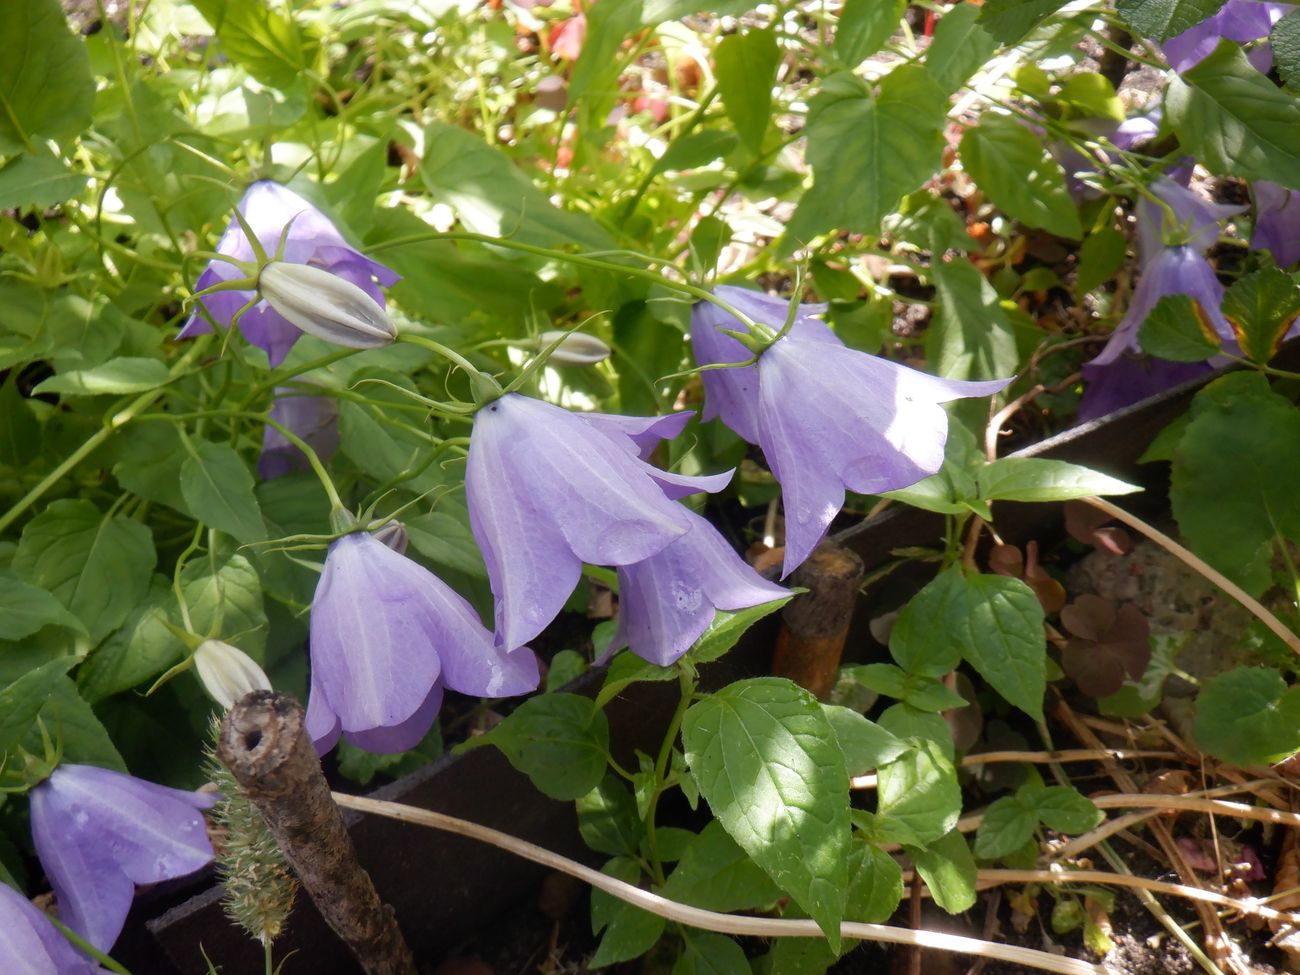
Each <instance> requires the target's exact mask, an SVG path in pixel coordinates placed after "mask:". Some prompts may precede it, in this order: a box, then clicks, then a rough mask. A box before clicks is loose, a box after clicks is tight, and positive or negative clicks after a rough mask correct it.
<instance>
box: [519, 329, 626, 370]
mask: <svg viewBox="0 0 1300 975" xmlns="http://www.w3.org/2000/svg"><path fill="white" fill-rule="evenodd" d="M560 338H563V339H564V341H563V342H561V343H560V344H559V345H558V346H556V347H555V349H554V351H552V352H551V360H550V361H551V362H553V363H554V364H555V365H558V366H594V365H595V364H596V363H597V362H604V361H605V360H606V359H608V358H609V352H610V349H609V346H608V345H606V344H605V343H604V342H602V341H601V340H600V339H598V338H596V336H594V335H584V334H583V333H582V332H570V333H568V334H565V333H564V332H560V331H550V332H543V333H542V334H541V335H539V336H538V337H537V342H538V347H539V348H543V349H545V348H547V347H548V346H549V345H550V344H551V343H552V342H554V341H556V340H557V339H560Z"/></svg>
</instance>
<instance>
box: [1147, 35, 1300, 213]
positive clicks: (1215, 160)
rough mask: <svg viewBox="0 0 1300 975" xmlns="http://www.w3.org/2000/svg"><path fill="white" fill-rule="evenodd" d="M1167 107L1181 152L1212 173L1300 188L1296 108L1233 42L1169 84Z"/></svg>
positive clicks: (1299, 115)
mask: <svg viewBox="0 0 1300 975" xmlns="http://www.w3.org/2000/svg"><path fill="white" fill-rule="evenodd" d="M1165 106H1166V112H1167V115H1168V118H1169V121H1170V124H1171V125H1172V126H1173V129H1174V132H1175V133H1177V135H1178V140H1179V143H1180V144H1181V146H1182V148H1183V149H1184V150H1185V151H1186V152H1187V153H1189V154H1190V155H1193V156H1195V157H1196V159H1197V161H1198V162H1200V163H1201V164H1202V165H1204V166H1205V167H1206V168H1207V169H1209V170H1210V171H1211V172H1213V173H1217V174H1219V175H1222V176H1238V177H1241V178H1242V179H1247V180H1256V179H1267V180H1272V181H1273V182H1275V183H1281V184H1282V185H1283V186H1288V187H1290V188H1291V189H1300V103H1298V102H1297V100H1296V98H1295V96H1294V95H1291V94H1289V93H1287V92H1285V91H1282V90H1281V89H1279V88H1277V87H1276V86H1275V85H1274V84H1273V82H1271V81H1269V80H1268V78H1266V77H1265V76H1264V75H1262V74H1260V73H1259V72H1258V71H1256V70H1255V69H1254V67H1252V66H1251V63H1250V62H1249V61H1248V60H1246V55H1245V54H1244V53H1243V52H1242V50H1241V48H1239V47H1238V46H1237V45H1235V44H1233V43H1232V42H1231V41H1223V42H1221V43H1220V44H1219V46H1218V48H1217V49H1216V50H1215V51H1214V53H1213V54H1211V55H1210V56H1209V57H1207V58H1206V59H1205V60H1203V61H1202V62H1201V63H1200V64H1198V65H1196V66H1195V67H1194V68H1190V69H1189V70H1187V71H1185V72H1184V73H1183V74H1182V77H1181V80H1179V79H1178V78H1175V79H1173V80H1172V81H1170V83H1169V89H1168V93H1167V94H1166V96H1165Z"/></svg>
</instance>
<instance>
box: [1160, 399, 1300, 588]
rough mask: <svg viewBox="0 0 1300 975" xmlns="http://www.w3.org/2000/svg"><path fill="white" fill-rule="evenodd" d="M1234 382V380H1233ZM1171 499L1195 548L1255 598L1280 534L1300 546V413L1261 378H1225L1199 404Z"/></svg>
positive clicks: (1267, 577)
mask: <svg viewBox="0 0 1300 975" xmlns="http://www.w3.org/2000/svg"><path fill="white" fill-rule="evenodd" d="M1230 380H1231V382H1230ZM1195 404H1196V405H1195V409H1196V412H1195V415H1194V416H1193V418H1192V420H1191V422H1190V423H1188V424H1187V428H1186V430H1185V431H1184V432H1183V436H1182V439H1181V440H1180V441H1179V442H1178V446H1177V448H1176V449H1175V451H1174V462H1173V469H1172V472H1171V481H1170V491H1169V497H1170V502H1171V505H1172V507H1173V513H1174V518H1175V519H1176V520H1177V521H1178V527H1179V530H1180V531H1181V532H1182V534H1183V536H1184V537H1185V538H1186V539H1187V542H1188V544H1189V545H1190V546H1191V548H1192V551H1194V552H1195V553H1196V554H1197V555H1199V556H1201V557H1202V558H1203V559H1206V560H1207V561H1208V562H1209V563H1210V564H1211V565H1213V566H1214V567H1215V568H1216V569H1218V570H1219V571H1221V572H1223V573H1224V574H1225V575H1227V576H1228V577H1229V578H1230V579H1232V580H1233V581H1234V582H1236V583H1238V584H1239V585H1241V586H1242V587H1243V588H1245V589H1246V591H1247V592H1250V593H1252V594H1254V595H1258V594H1259V593H1261V592H1263V591H1264V589H1266V588H1267V587H1268V586H1269V584H1270V582H1271V578H1272V577H1271V574H1270V571H1269V564H1268V563H1269V554H1270V553H1271V551H1272V545H1273V540H1274V538H1276V537H1277V536H1278V535H1281V536H1283V537H1285V538H1289V539H1291V540H1292V541H1300V506H1297V505H1296V503H1295V490H1294V487H1295V485H1296V484H1298V483H1300V451H1297V450H1295V449H1293V448H1291V447H1288V446H1285V445H1294V444H1300V411H1298V410H1297V409H1296V408H1295V406H1294V405H1293V404H1291V403H1290V402H1288V401H1287V400H1286V399H1284V398H1283V397H1281V396H1278V395H1277V394H1275V393H1272V392H1269V390H1268V384H1267V382H1266V381H1265V380H1264V379H1263V377H1261V376H1253V377H1235V376H1225V377H1224V378H1223V379H1219V380H1216V381H1215V382H1213V383H1211V384H1210V385H1209V386H1207V387H1205V389H1203V390H1202V391H1201V392H1200V393H1199V394H1198V395H1197V398H1196V400H1195Z"/></svg>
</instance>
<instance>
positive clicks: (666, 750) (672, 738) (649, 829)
mask: <svg viewBox="0 0 1300 975" xmlns="http://www.w3.org/2000/svg"><path fill="white" fill-rule="evenodd" d="M678 682H679V686H680V687H681V692H682V696H681V699H680V700H679V701H678V702H677V710H676V711H674V712H673V716H672V719H671V720H670V721H669V722H668V730H667V731H666V732H664V740H663V744H662V745H660V746H659V757H658V759H657V760H656V761H655V788H654V792H653V793H652V794H651V796H650V801H649V802H648V803H647V804H646V811H645V831H646V845H647V847H648V848H649V852H650V865H651V866H652V867H654V872H655V875H656V876H655V880H656V881H657V882H659V883H663V869H664V868H663V861H662V860H660V859H659V843H658V835H657V833H656V830H655V809H656V807H658V805H659V797H660V796H661V795H663V793H664V788H665V787H664V781H665V778H666V776H667V774H668V762H669V760H670V759H671V758H672V754H673V745H674V744H675V743H676V741H677V732H678V731H679V730H680V729H681V727H682V719H683V718H685V717H686V709H687V708H689V707H690V706H691V698H692V697H693V696H694V695H695V683H696V674H695V668H694V667H692V666H690V665H689V664H683V665H682V667H681V672H680V674H679V676H678Z"/></svg>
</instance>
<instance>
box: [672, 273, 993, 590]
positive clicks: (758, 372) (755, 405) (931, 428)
mask: <svg viewBox="0 0 1300 975" xmlns="http://www.w3.org/2000/svg"><path fill="white" fill-rule="evenodd" d="M716 291H717V293H718V294H719V295H720V296H721V297H725V298H726V300H727V301H728V302H731V303H733V304H736V303H737V302H743V303H744V304H743V305H742V304H736V307H737V308H739V309H740V310H742V311H744V312H745V313H746V314H750V311H749V309H750V308H753V309H754V311H755V312H760V313H761V314H759V315H753V314H750V317H752V318H755V320H760V321H767V322H769V323H772V322H782V321H784V320H785V317H786V314H787V312H786V302H785V301H783V300H781V299H777V298H769V297H766V296H761V295H754V294H753V293H752V292H748V293H747V292H744V291H742V290H741V289H738V288H729V287H719V288H717V289H716ZM818 307H819V306H815V305H802V306H800V308H799V310H798V312H797V313H796V316H795V320H794V324H793V326H792V327H791V329H790V331H789V333H788V334H787V335H786V336H784V337H783V338H781V339H778V340H777V341H776V342H775V343H774V344H773V345H771V346H769V347H768V348H767V349H765V350H764V351H763V352H762V353H761V354H760V355H759V357H758V364H757V365H756V366H750V367H742V368H737V369H725V370H710V371H706V372H704V373H703V376H704V378H705V395H706V397H713V398H714V405H713V407H712V410H713V412H714V413H716V414H717V415H720V416H721V417H722V419H723V422H724V423H726V424H727V426H729V427H731V429H733V430H735V431H736V432H737V433H738V434H740V435H741V436H742V437H744V438H745V439H746V440H749V441H750V442H751V443H757V444H758V445H759V446H760V447H762V448H763V453H764V455H765V456H766V458H767V463H768V467H769V468H770V469H771V471H772V475H773V476H774V477H775V478H776V479H777V480H778V481H779V482H780V484H781V490H782V494H783V502H784V507H785V535H786V544H785V561H784V566H783V568H784V573H783V575H789V574H790V573H791V572H792V571H794V569H795V568H797V567H798V566H799V564H800V563H802V562H803V561H804V559H806V558H807V557H808V556H809V555H810V554H811V553H812V550H813V549H814V548H816V547H817V543H818V542H820V541H821V539H822V537H823V536H824V535H825V534H826V530H827V528H829V527H830V523H831V520H832V519H833V518H834V517H835V516H836V514H838V513H839V510H840V508H841V507H843V505H844V494H845V491H846V490H847V491H858V492H861V493H864V494H880V493H883V492H885V491H893V490H896V489H898V488H903V487H907V486H908V485H909V484H914V483H916V482H917V481H919V480H921V479H922V478H924V477H928V476H929V475H931V474H933V473H934V472H935V471H937V470H938V469H939V467H940V466H941V465H942V464H943V449H944V444H945V442H946V441H947V438H948V414H947V413H946V412H945V411H944V409H943V407H942V406H941V405H940V404H942V403H947V402H949V401H951V400H955V399H961V398H964V397H971V396H989V395H991V394H993V393H996V392H998V391H999V390H1001V389H1002V388H1004V387H1005V386H1006V385H1007V383H1009V382H1010V380H1009V379H995V380H990V381H987V382H965V381H959V380H952V379H940V378H938V377H936V376H930V375H927V374H926V373H923V372H918V371H917V370H915V369H909V368H907V367H906V366H900V365H897V364H896V363H893V362H890V361H889V360H887V359H882V358H879V357H877V356H873V355H868V354H867V353H865V352H858V351H856V350H853V349H850V348H848V347H846V346H845V345H844V343H843V342H841V341H840V340H839V338H838V337H836V335H835V334H834V333H833V332H832V331H831V330H830V329H829V328H828V327H827V326H826V325H825V324H823V323H821V322H818V321H817V320H816V319H813V318H812V317H811V315H812V313H813V311H814V310H816V309H817V308H818ZM726 323H728V327H730V328H733V329H738V328H739V323H738V322H736V321H735V320H734V319H730V318H727V319H726ZM691 345H692V347H693V349H694V355H695V361H696V362H698V363H699V364H700V365H709V364H712V363H718V362H743V361H745V360H746V359H748V358H750V355H749V353H748V352H747V350H746V349H745V347H744V346H743V345H742V344H741V343H740V342H739V341H737V340H736V339H734V338H731V337H730V336H728V335H724V334H723V333H722V332H721V331H719V322H718V318H717V315H716V313H715V312H713V311H712V310H711V309H710V308H708V307H704V306H701V305H696V306H695V310H694V312H693V313H692V316H691ZM732 373H739V376H732V375H730V374H732ZM710 376H722V377H723V378H721V379H720V380H710V379H709V377H710ZM706 415H708V413H707V412H706Z"/></svg>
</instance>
